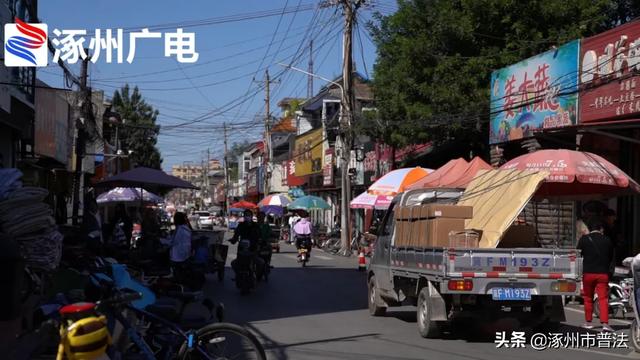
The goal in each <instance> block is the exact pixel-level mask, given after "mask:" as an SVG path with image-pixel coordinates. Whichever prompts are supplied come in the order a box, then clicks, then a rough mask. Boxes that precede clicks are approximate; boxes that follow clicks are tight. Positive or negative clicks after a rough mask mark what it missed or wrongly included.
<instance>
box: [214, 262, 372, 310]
mask: <svg viewBox="0 0 640 360" xmlns="http://www.w3.org/2000/svg"><path fill="white" fill-rule="evenodd" d="M234 277H235V275H234V274H233V271H232V270H231V269H229V268H227V269H226V275H225V279H224V281H223V282H221V283H220V282H217V281H216V280H213V279H210V280H209V281H208V282H207V285H206V287H205V292H206V294H207V295H208V296H209V297H211V298H212V299H214V300H215V301H219V302H223V303H224V304H225V305H226V309H227V314H226V317H227V319H229V320H230V321H233V322H238V323H249V322H255V321H263V320H270V319H280V318H288V317H299V316H310V315H319V314H326V313H337V312H342V311H352V310H362V309H366V308H367V287H366V281H365V278H366V275H365V273H363V272H358V271H357V270H355V269H344V268H336V267H331V266H329V265H324V264H309V265H308V266H307V267H305V268H302V267H301V266H300V267H275V268H274V269H272V271H271V274H270V276H269V281H268V282H266V283H265V282H260V283H258V285H257V287H256V288H255V289H254V290H253V291H252V292H251V293H250V294H248V295H241V294H240V291H239V290H238V289H237V288H236V286H235V283H234V282H233V281H232V279H233V278H234Z"/></svg>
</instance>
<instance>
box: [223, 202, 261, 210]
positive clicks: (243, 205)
mask: <svg viewBox="0 0 640 360" xmlns="http://www.w3.org/2000/svg"><path fill="white" fill-rule="evenodd" d="M229 207H230V208H238V209H250V210H253V209H256V208H257V207H258V205H256V204H254V203H252V202H249V201H245V200H242V201H238V202H237V203H234V204H231V205H229Z"/></svg>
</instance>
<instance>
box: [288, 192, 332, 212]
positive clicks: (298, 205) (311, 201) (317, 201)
mask: <svg viewBox="0 0 640 360" xmlns="http://www.w3.org/2000/svg"><path fill="white" fill-rule="evenodd" d="M288 208H289V209H290V210H326V209H330V208H331V205H329V204H328V203H327V202H326V201H324V200H322V199H321V198H319V197H317V196H313V195H307V196H303V197H301V198H298V199H296V200H295V201H294V202H292V203H291V204H289V206H288Z"/></svg>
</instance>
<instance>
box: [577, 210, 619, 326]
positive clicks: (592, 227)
mask: <svg viewBox="0 0 640 360" xmlns="http://www.w3.org/2000/svg"><path fill="white" fill-rule="evenodd" d="M587 227H588V228H589V233H588V234H585V235H583V236H582V237H581V238H580V240H579V241H578V246H577V248H578V249H580V250H581V252H582V258H583V261H582V269H583V279H582V287H583V298H584V317H585V320H586V324H584V326H583V327H584V328H587V329H592V328H593V325H592V323H591V321H592V320H593V294H594V292H595V293H596V294H598V305H599V306H600V323H601V324H602V330H603V331H613V330H612V329H611V327H609V301H608V300H609V265H610V264H611V260H612V258H613V243H612V242H611V239H609V238H608V237H606V236H605V235H604V234H603V230H604V228H603V224H602V222H601V221H600V219H598V218H592V219H589V220H588V221H587Z"/></svg>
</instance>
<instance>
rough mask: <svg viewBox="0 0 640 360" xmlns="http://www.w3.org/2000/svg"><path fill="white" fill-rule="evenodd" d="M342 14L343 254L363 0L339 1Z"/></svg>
mask: <svg viewBox="0 0 640 360" xmlns="http://www.w3.org/2000/svg"><path fill="white" fill-rule="evenodd" d="M340 4H342V8H343V12H344V21H345V26H344V34H343V42H342V84H343V85H342V86H343V92H342V99H341V110H342V111H341V114H340V115H341V116H340V143H341V144H342V154H341V156H340V185H341V186H340V190H341V202H340V218H341V220H340V225H341V229H340V233H341V236H340V240H341V243H342V249H343V251H350V250H351V249H350V246H351V237H350V235H351V233H350V230H351V216H350V215H351V214H350V212H349V203H350V202H351V182H350V180H349V164H350V162H351V142H352V129H351V122H352V121H353V111H354V100H355V99H354V94H353V60H352V55H353V54H352V52H353V45H352V40H353V25H354V23H355V17H356V12H357V10H358V8H359V7H360V6H362V5H363V4H364V0H340Z"/></svg>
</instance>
